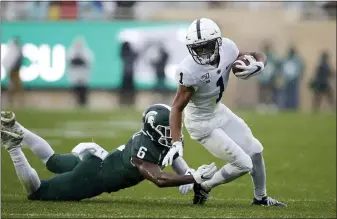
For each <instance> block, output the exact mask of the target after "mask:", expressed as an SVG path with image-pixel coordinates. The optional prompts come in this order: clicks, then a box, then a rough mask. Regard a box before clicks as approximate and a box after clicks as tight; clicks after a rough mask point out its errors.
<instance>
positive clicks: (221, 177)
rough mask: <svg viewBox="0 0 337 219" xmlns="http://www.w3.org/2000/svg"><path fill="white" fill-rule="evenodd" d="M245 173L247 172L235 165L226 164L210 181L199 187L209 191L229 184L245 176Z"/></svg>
mask: <svg viewBox="0 0 337 219" xmlns="http://www.w3.org/2000/svg"><path fill="white" fill-rule="evenodd" d="M247 172H248V170H247V171H246V170H244V169H242V168H240V167H238V166H236V165H233V164H231V163H228V164H226V165H225V166H223V167H222V168H221V169H220V170H219V171H218V172H216V173H215V174H214V176H213V177H212V179H210V180H207V181H205V182H203V183H202V184H201V186H202V187H203V188H204V189H206V190H208V191H209V190H211V189H212V188H214V187H215V186H218V185H220V184H226V183H229V182H231V181H233V180H234V179H236V178H238V177H240V176H242V175H244V174H246V173H247Z"/></svg>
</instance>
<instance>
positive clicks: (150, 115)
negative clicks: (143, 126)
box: [145, 111, 158, 128]
mask: <svg viewBox="0 0 337 219" xmlns="http://www.w3.org/2000/svg"><path fill="white" fill-rule="evenodd" d="M157 114H158V113H157V112H156V111H150V112H148V113H147V114H146V116H145V121H146V122H147V123H149V124H150V125H151V127H152V128H155V127H154V125H153V123H154V116H155V115H157Z"/></svg>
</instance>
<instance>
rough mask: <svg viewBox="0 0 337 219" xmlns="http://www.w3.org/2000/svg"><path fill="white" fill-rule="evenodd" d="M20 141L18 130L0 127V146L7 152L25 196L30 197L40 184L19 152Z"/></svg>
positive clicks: (33, 171) (21, 134) (21, 136)
mask: <svg viewBox="0 0 337 219" xmlns="http://www.w3.org/2000/svg"><path fill="white" fill-rule="evenodd" d="M22 139H23V132H22V131H21V130H20V129H16V130H13V129H12V130H10V129H7V128H6V127H4V126H2V127H1V146H3V147H5V149H6V150H7V151H8V153H9V155H10V157H11V159H12V161H13V164H14V168H15V171H16V174H17V176H18V178H19V180H20V182H21V184H22V186H23V188H24V189H25V191H26V193H27V195H30V194H32V193H34V192H35V191H37V190H38V189H39V187H40V185H41V182H40V179H39V176H38V175H37V173H36V171H35V170H34V169H33V168H32V167H31V166H30V164H29V163H28V161H27V159H26V157H25V155H24V153H23V152H22V150H21V142H22Z"/></svg>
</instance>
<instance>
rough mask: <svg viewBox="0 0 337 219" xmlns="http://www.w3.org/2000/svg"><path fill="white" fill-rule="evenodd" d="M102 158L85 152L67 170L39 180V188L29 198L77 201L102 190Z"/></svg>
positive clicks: (97, 193) (95, 194) (98, 193)
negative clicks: (69, 169) (75, 163)
mask: <svg viewBox="0 0 337 219" xmlns="http://www.w3.org/2000/svg"><path fill="white" fill-rule="evenodd" d="M101 163H102V160H101V159H99V158H98V157H96V156H94V155H92V154H90V153H89V152H86V155H84V157H83V160H81V161H80V162H79V163H78V164H77V166H76V167H75V168H74V169H73V170H72V171H69V172H66V173H62V174H58V175H56V176H54V177H52V178H50V179H48V180H46V181H44V180H42V181H41V186H40V188H39V189H38V190H37V191H36V192H34V193H33V194H31V195H30V196H29V197H28V198H29V199H30V200H41V201H79V200H82V199H85V198H91V197H94V196H97V195H100V194H101V193H103V192H104V190H103V186H102V180H101V178H100V170H101Z"/></svg>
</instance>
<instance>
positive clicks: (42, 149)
mask: <svg viewBox="0 0 337 219" xmlns="http://www.w3.org/2000/svg"><path fill="white" fill-rule="evenodd" d="M18 125H20V124H18ZM20 127H21V129H22V131H23V133H24V138H23V142H24V143H25V144H26V145H27V146H28V147H29V149H31V150H32V151H33V153H34V154H36V155H37V156H38V157H39V158H40V160H41V161H42V162H43V163H44V164H46V163H47V161H48V160H49V158H50V157H51V156H52V155H53V154H54V153H55V152H54V150H53V149H52V148H51V146H50V145H49V144H48V142H47V141H46V140H44V139H43V138H41V137H40V136H38V135H36V134H35V133H33V132H31V131H29V130H28V129H26V128H25V127H23V126H22V125H20Z"/></svg>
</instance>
